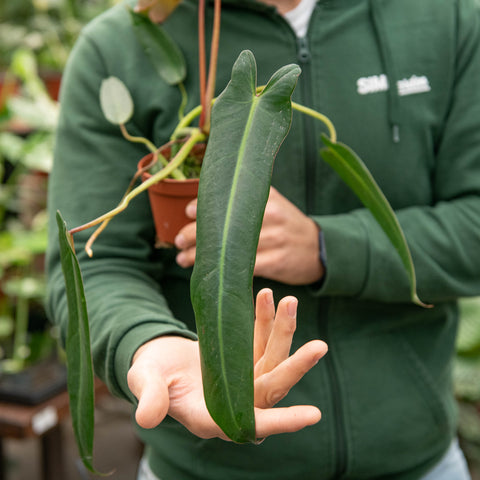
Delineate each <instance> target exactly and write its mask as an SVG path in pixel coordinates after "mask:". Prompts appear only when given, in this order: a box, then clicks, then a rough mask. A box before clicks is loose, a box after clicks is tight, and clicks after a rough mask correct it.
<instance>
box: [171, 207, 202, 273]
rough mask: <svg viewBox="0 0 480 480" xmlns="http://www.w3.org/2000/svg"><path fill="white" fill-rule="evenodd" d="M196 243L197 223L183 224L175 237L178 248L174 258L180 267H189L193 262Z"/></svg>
mask: <svg viewBox="0 0 480 480" xmlns="http://www.w3.org/2000/svg"><path fill="white" fill-rule="evenodd" d="M187 209H188V207H187ZM196 243H197V223H196V222H191V223H189V224H187V225H185V226H184V227H183V228H182V229H181V230H180V231H179V232H178V234H177V236H176V237H175V246H176V247H177V248H178V249H179V250H180V252H179V253H178V255H177V258H176V260H177V263H178V264H179V265H180V266H181V267H183V268H187V267H191V266H192V265H193V264H194V263H195V253H196V248H195V246H196Z"/></svg>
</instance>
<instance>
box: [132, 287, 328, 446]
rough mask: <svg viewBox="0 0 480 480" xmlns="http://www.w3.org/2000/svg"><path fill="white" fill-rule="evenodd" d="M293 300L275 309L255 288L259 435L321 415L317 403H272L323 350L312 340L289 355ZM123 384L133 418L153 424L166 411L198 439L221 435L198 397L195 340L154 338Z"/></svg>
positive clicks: (322, 345) (291, 427)
mask: <svg viewBox="0 0 480 480" xmlns="http://www.w3.org/2000/svg"><path fill="white" fill-rule="evenodd" d="M296 311H297V300H296V299H295V298H294V297H285V298H284V299H282V300H281V301H280V303H279V305H278V309H277V311H276V312H275V306H274V303H273V295H272V292H271V290H268V289H264V290H262V291H261V292H259V294H258V296H257V303H256V322H255V335H254V362H255V370H254V372H255V420H256V433H257V437H258V438H264V437H267V436H269V435H273V434H277V433H284V432H294V431H297V430H300V429H302V428H304V427H306V426H309V425H313V424H315V423H317V422H318V421H319V420H320V417H321V414H320V411H319V410H318V408H316V407H314V406H310V405H297V406H293V407H288V408H272V407H273V406H274V405H275V404H276V403H277V402H278V401H280V400H281V399H282V398H283V397H284V396H285V395H286V394H287V393H288V391H289V390H290V389H291V388H292V387H293V386H294V385H295V384H296V383H297V382H298V381H299V380H300V379H301V378H302V377H303V375H304V374H305V373H307V372H308V371H309V370H310V369H311V368H312V367H313V366H314V365H315V364H316V363H317V362H318V360H319V359H320V358H321V357H322V356H323V355H324V354H325V353H326V351H327V345H326V344H325V343H324V342H322V341H320V340H313V341H311V342H308V343H307V344H305V345H303V346H302V347H301V348H299V349H298V350H297V351H296V352H295V353H294V354H293V355H291V356H290V347H291V343H292V338H293V333H294V331H295V326H296ZM128 384H129V387H130V390H131V391H132V393H133V394H134V395H135V396H136V397H137V398H138V400H139V403H138V407H137V411H136V420H137V422H138V424H139V425H140V426H142V427H144V428H153V427H155V426H157V425H158V424H159V423H161V422H162V420H163V419H164V418H165V416H166V415H167V414H168V415H170V416H171V417H173V418H175V419H176V420H178V421H179V422H180V423H182V424H183V425H184V426H185V427H186V428H188V429H189V430H190V431H191V432H192V433H193V434H195V435H197V436H199V437H201V438H214V437H219V438H223V439H225V440H227V437H226V436H225V434H224V433H223V432H222V431H221V430H220V428H219V427H218V426H217V425H216V424H215V423H214V421H213V420H212V419H211V417H210V415H209V413H208V411H207V408H206V406H205V401H204V398H203V387H202V375H201V370H200V354H199V349H198V342H195V341H192V340H189V339H186V338H182V337H176V336H165V337H159V338H156V339H153V340H151V341H149V342H147V343H146V344H144V345H142V346H141V347H140V348H139V349H138V350H137V352H136V354H135V356H134V359H133V362H132V366H131V368H130V370H129V372H128Z"/></svg>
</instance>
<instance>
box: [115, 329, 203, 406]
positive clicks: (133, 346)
mask: <svg viewBox="0 0 480 480" xmlns="http://www.w3.org/2000/svg"><path fill="white" fill-rule="evenodd" d="M165 335H177V336H179V337H185V338H189V339H191V340H197V336H196V335H195V333H194V332H191V331H190V330H186V329H183V330H182V329H179V328H178V327H175V326H172V325H170V324H167V323H158V322H147V323H142V324H140V325H137V326H135V327H134V328H132V329H130V330H129V331H128V332H127V333H126V334H125V335H124V336H123V337H122V339H121V340H120V342H119V343H118V345H117V348H116V352H115V358H114V376H115V382H114V383H115V385H116V387H117V388H112V389H111V391H112V393H114V394H116V395H118V396H121V397H123V398H126V399H127V400H128V401H130V402H131V403H133V404H134V405H136V404H137V403H138V400H137V398H136V397H135V396H134V395H133V394H132V392H131V391H130V389H129V388H128V382H127V373H128V370H129V369H130V367H131V365H132V360H133V356H134V355H135V352H136V351H137V350H138V349H139V348H140V347H141V346H142V345H143V344H144V343H147V342H148V341H150V340H153V339H154V338H157V337H162V336H165Z"/></svg>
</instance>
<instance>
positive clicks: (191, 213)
mask: <svg viewBox="0 0 480 480" xmlns="http://www.w3.org/2000/svg"><path fill="white" fill-rule="evenodd" d="M185 214H186V215H187V217H188V218H195V217H196V216H197V206H196V205H195V204H189V205H187V208H186V209H185Z"/></svg>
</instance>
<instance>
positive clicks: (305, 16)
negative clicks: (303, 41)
mask: <svg viewBox="0 0 480 480" xmlns="http://www.w3.org/2000/svg"><path fill="white" fill-rule="evenodd" d="M316 4H317V0H301V2H300V3H299V4H298V5H297V6H296V7H295V8H294V9H293V10H290V11H289V12H287V13H285V14H284V17H285V20H287V22H288V23H289V24H290V26H291V27H292V29H293V31H294V32H295V33H296V35H297V37H298V38H302V37H304V36H305V35H306V34H307V29H308V24H309V22H310V17H311V16H312V13H313V9H314V8H315V5H316Z"/></svg>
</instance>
